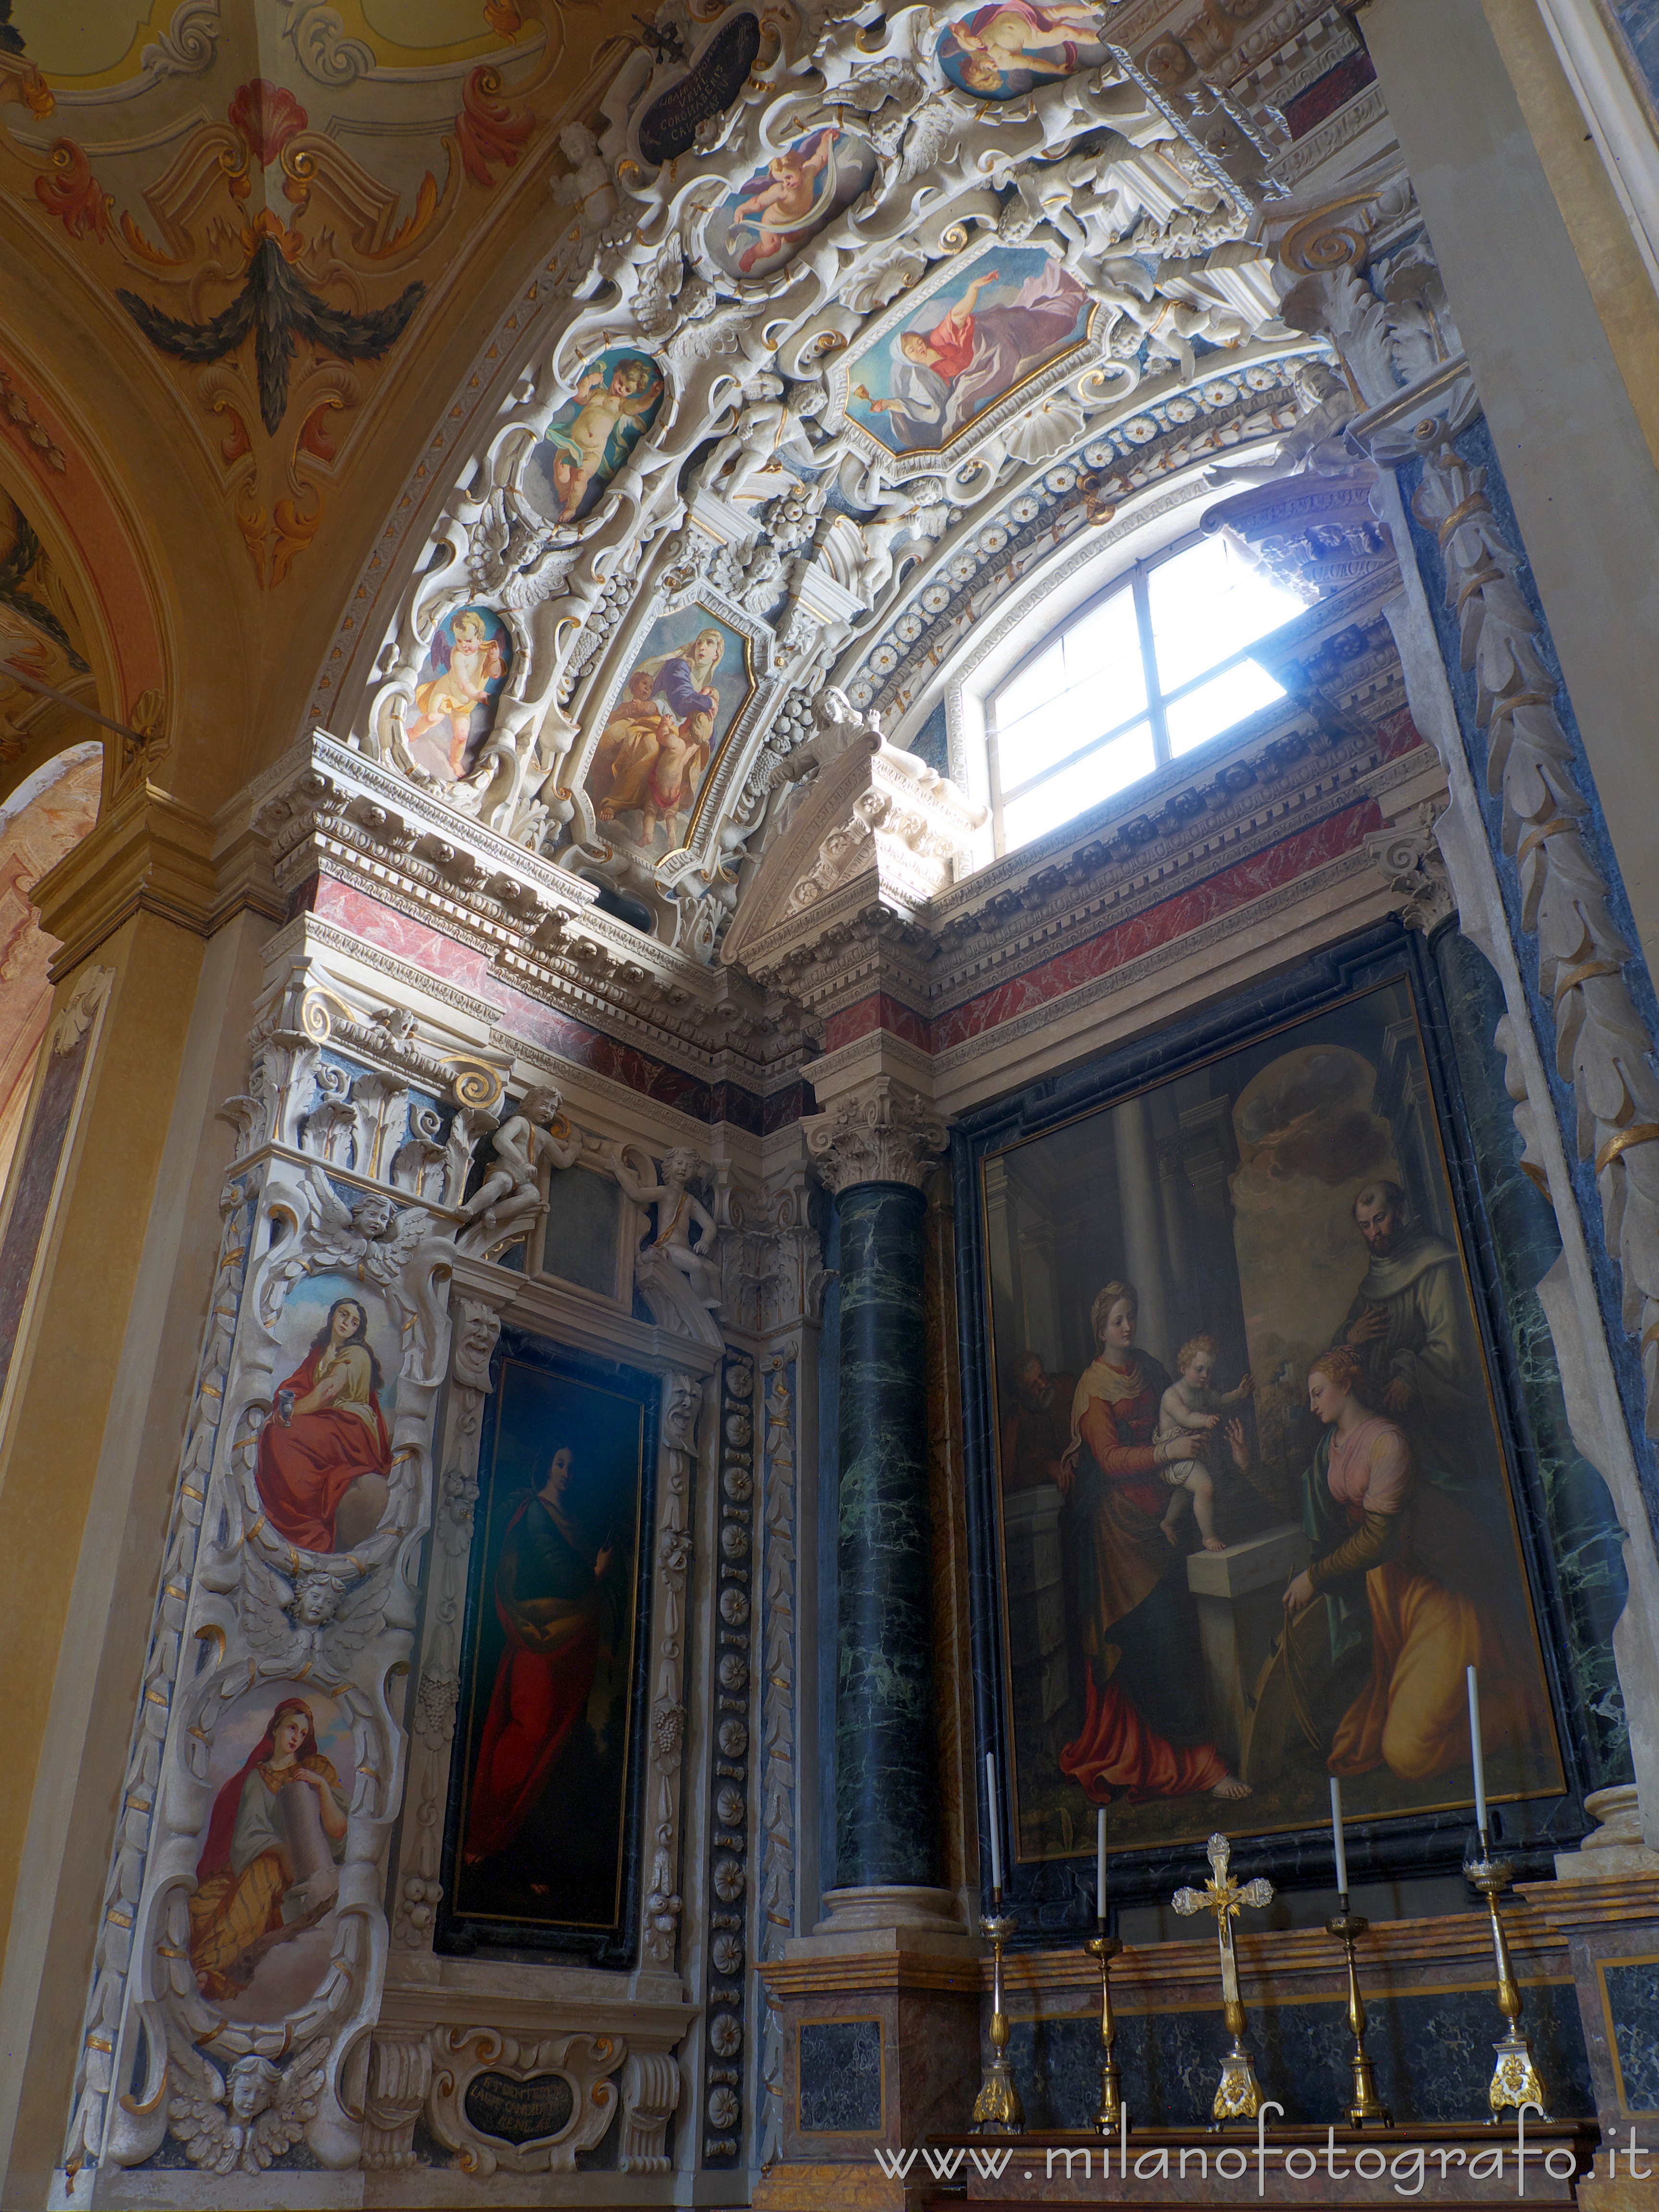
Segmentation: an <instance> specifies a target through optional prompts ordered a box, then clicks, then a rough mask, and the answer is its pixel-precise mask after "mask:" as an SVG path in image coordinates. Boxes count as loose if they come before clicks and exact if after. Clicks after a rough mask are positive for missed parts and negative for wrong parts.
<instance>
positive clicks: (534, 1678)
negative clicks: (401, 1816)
mask: <svg viewBox="0 0 1659 2212" xmlns="http://www.w3.org/2000/svg"><path fill="white" fill-rule="evenodd" d="M492 1372H493V1375H494V1379H495V1389H494V1390H493V1392H492V1394H491V1395H490V1397H489V1400H488V1401H487V1405H486V1410H485V1414H484V1421H483V1436H482V1439H481V1442H480V1447H479V1456H478V1498H477V1505H476V1507H475V1508H474V1512H473V1540H472V1556H471V1566H470V1571H469V1579H468V1585H467V1602H466V1615H465V1623H464V1626H463V1632H462V1656H461V1680H460V1695H459V1702H458V1705H457V1709H456V1727H455V1742H454V1753H453V1760H452V1764H451V1767H450V1778H449V1803H448V1808H447V1821H446V1831H445V1838H444V1875H443V1881H444V1898H443V1905H442V1910H441V1914H440V1918H439V1926H438V1936H437V1948H439V1950H441V1951H446V1952H450V1953H456V1952H459V1953H468V1952H475V1951H477V1950H479V1949H480V1948H510V1949H513V1950H516V1951H523V1950H526V1949H532V1950H533V1949H544V1950H556V1951H563V1952H572V1951H574V1952H578V1953H581V1954H586V1956H587V1957H588V1958H589V1959H590V1960H592V1963H593V1964H594V1965H596V1966H626V1965H628V1964H629V1963H630V1962H631V1960H632V1959H633V1957H634V1953H635V1944H636V1941H637V1935H638V1930H637V1928H636V1926H635V1920H636V1917H637V1896H636V1893H637V1890H638V1887H639V1884H638V1880H637V1875H638V1868H639V1855H640V1818H641V1812H640V1805H641V1789H642V1786H643V1774H644V1753H645V1724H644V1719H643V1714H644V1710H645V1699H646V1678H647V1664H648V1651H647V1626H648V1623H647V1611H648V1603H649V1595H650V1558H651V1544H650V1531H651V1528H652V1525H653V1522H652V1516H653V1495H654V1487H655V1471H656V1461H657V1425H658V1413H659V1391H660V1386H659V1381H658V1378H657V1377H656V1376H652V1375H647V1374H644V1373H641V1372H640V1371H639V1370H636V1369H633V1368H629V1367H623V1366H621V1365H619V1364H612V1363H610V1362H605V1361H599V1360H594V1359H590V1358H585V1357H583V1356H582V1355H580V1354H579V1353H575V1352H569V1351H567V1350H565V1349H564V1348H562V1347H561V1346H555V1345H552V1344H550V1343H548V1342H546V1341H544V1340H542V1339H540V1338H538V1337H533V1336H530V1335H527V1334H521V1333H520V1332H518V1331H515V1330H513V1329H503V1330H502V1331H501V1342H500V1344H499V1345H498V1346H497V1348H496V1352H495V1360H494V1362H493V1366H492Z"/></svg>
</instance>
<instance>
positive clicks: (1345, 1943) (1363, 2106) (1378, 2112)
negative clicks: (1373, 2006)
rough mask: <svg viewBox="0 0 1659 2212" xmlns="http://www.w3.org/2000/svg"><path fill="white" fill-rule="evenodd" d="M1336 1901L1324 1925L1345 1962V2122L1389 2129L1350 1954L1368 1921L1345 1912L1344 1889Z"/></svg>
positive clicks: (1390, 2121) (1390, 2123) (1359, 1914)
mask: <svg viewBox="0 0 1659 2212" xmlns="http://www.w3.org/2000/svg"><path fill="white" fill-rule="evenodd" d="M1336 1901H1337V1904H1338V1905H1339V1906H1340V1911H1338V1913H1337V1915H1336V1917H1335V1918H1334V1919H1333V1920H1328V1921H1327V1922H1326V1923H1325V1928H1326V1932H1327V1933H1328V1935H1332V1936H1335V1938H1336V1940H1337V1942H1339V1943H1340V1945H1341V1946H1342V1948H1343V1951H1344V1953H1345V1954H1346V1958H1347V1961H1348V2026H1349V2027H1351V2028H1352V2031H1353V2057H1352V2058H1351V2059H1350V2060H1349V2062H1348V2063H1349V2064H1350V2065H1351V2066H1352V2069H1353V2101H1352V2104H1351V2105H1350V2106H1348V2124H1349V2125H1350V2126H1351V2127H1356V2128H1364V2127H1383V2128H1391V2127H1392V2126H1393V2125H1394V2114H1393V2113H1392V2112H1390V2111H1389V2108H1388V2106H1386V2105H1385V2104H1384V2103H1383V2100H1382V2099H1381V2098H1380V2097H1379V2096H1378V2095H1377V2093H1376V2075H1375V2074H1374V2073H1373V2072H1372V2070H1371V2062H1370V2058H1369V2057H1367V2055H1366V2051H1365V2027H1366V2021H1365V2003H1364V1998H1363V1997H1362V1996H1360V1994H1359V1972H1358V1967H1357V1966H1355V1964H1354V1955H1353V1947H1354V1945H1355V1943H1356V1942H1358V1939H1359V1938H1360V1936H1363V1935H1364V1932H1365V1930H1366V1929H1368V1928H1369V1927H1370V1924H1371V1923H1370V1921H1369V1920H1367V1919H1366V1917H1365V1916H1364V1913H1362V1912H1350V1911H1349V1910H1348V1893H1347V1891H1346V1889H1345V1890H1341V1891H1340V1892H1339V1893H1338V1895H1337V1900H1336Z"/></svg>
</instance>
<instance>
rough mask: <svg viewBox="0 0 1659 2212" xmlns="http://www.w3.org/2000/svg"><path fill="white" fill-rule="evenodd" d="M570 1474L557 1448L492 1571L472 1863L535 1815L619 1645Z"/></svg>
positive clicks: (615, 1613) (608, 1584) (603, 1554)
mask: <svg viewBox="0 0 1659 2212" xmlns="http://www.w3.org/2000/svg"><path fill="white" fill-rule="evenodd" d="M571 1466H572V1461H571V1454H570V1450H569V1448H568V1445H566V1446H561V1448H560V1449H558V1450H557V1451H556V1452H555V1453H554V1455H553V1463H552V1466H551V1467H550V1468H549V1470H548V1475H547V1480H546V1481H545V1483H544V1484H543V1486H542V1487H541V1489H540V1490H538V1492H536V1493H535V1494H534V1495H533V1496H532V1497H530V1498H526V1499H525V1500H524V1501H523V1503H522V1504H520V1506H519V1507H518V1509H517V1510H516V1511H515V1512H514V1513H513V1517H512V1519H511V1520H510V1521H509V1522H507V1534H506V1536H505V1538H504V1540H503V1541H502V1545H501V1564H500V1565H499V1566H498V1567H497V1568H496V1570H495V1614H496V1618H497V1619H498V1620H499V1621H500V1622H501V1630H502V1632H503V1634H504V1635H505V1636H506V1638H507V1649H506V1650H504V1651H503V1652H502V1654H501V1661H500V1663H499V1665H498V1666H497V1668H496V1669H495V1688H494V1691H493V1692H492V1693H491V1696H490V1700H489V1713H488V1715H487V1717H486V1718H485V1721H484V1726H483V1739H482V1741H481V1742H480V1743H479V1746H478V1758H477V1765H476V1766H475V1767H474V1769H473V1774H472V1787H471V1795H470V1801H469V1803H468V1808H467V1817H466V1831H465V1842H464V1844H463V1845H462V1856H463V1857H464V1858H465V1860H466V1862H467V1863H468V1864H469V1865H475V1866H476V1865H477V1863H479V1862H480V1861H481V1860H483V1859H488V1858H493V1857H495V1854H496V1853H497V1852H498V1851H503V1850H506V1849H507V1845H508V1844H510V1843H512V1842H513V1838H515V1837H516V1836H517V1835H518V1833H519V1831H520V1829H521V1828H522V1827H523V1826H524V1824H525V1822H526V1820H527V1819H528V1818H529V1817H530V1814H532V1812H533V1811H534V1809H535V1808H536V1805H537V1803H538V1802H539V1800H540V1798H541V1796H542V1795H543V1793H544V1791H545V1790H546V1789H547V1787H548V1784H549V1783H550V1781H551V1779H552V1778H553V1774H554V1770H555V1768H556V1766H557V1765H558V1763H559V1759H560V1758H561V1756H562V1753H564V1751H565V1750H566V1748H567V1747H568V1744H569V1741H570V1739H571V1737H572V1735H574V1732H575V1730H576V1728H577V1727H578V1725H579V1724H580V1722H581V1720H582V1718H583V1717H584V1715H585V1714H586V1711H587V1701H588V1697H589V1695H590V1693H591V1692H592V1687H593V1676H594V1673H595V1671H596V1669H597V1668H598V1666H599V1658H600V1655H601V1653H602V1652H608V1651H610V1650H612V1649H613V1648H614V1646H615V1644H616V1642H617V1634H618V1629H619V1625H620V1624H619V1616H620V1612H621V1599H620V1594H619V1593H618V1592H617V1589H616V1587H615V1584H616V1581H617V1577H616V1576H615V1575H614V1574H613V1572H612V1568H613V1566H614V1564H615V1550H614V1547H613V1546H612V1545H611V1543H610V1542H609V1541H606V1542H605V1543H603V1544H601V1545H600V1546H599V1547H598V1549H597V1551H596V1550H595V1547H594V1546H593V1545H592V1542H591V1541H588V1540H587V1539H586V1537H585V1536H584V1535H583V1534H582V1532H581V1530H580V1528H578V1527H577V1525H576V1523H575V1522H574V1521H573V1520H572V1519H571V1518H570V1516H569V1514H568V1512H567V1511H566V1510H565V1508H564V1504H563V1499H564V1495H565V1492H566V1490H567V1488H568V1485H569V1481H570V1475H571Z"/></svg>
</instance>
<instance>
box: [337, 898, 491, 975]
mask: <svg viewBox="0 0 1659 2212" xmlns="http://www.w3.org/2000/svg"><path fill="white" fill-rule="evenodd" d="M311 910H312V912H313V914H315V915H319V916H320V917H321V918H322V919H323V920H324V921H331V922H332V923H333V924H334V925H335V927H336V928H337V929H344V930H349V932H350V933H351V934H352V936H354V937H359V938H361V939H362V941H363V943H364V944H365V945H378V946H379V947H380V950H381V951H384V952H391V953H394V954H395V955H396V956H397V957H398V959H399V960H406V961H407V962H408V963H409V964H410V967H411V968H418V969H421V970H422V972H423V973H424V974H426V975H439V976H441V977H442V978H443V980H444V981H445V982H446V983H453V984H456V985H457V986H458V987H459V988H460V989H461V990H463V991H476V992H477V993H478V994H480V996H483V997H489V998H494V997H495V982H494V978H493V976H492V975H491V973H490V966H489V954H488V953H484V952H477V951H474V950H473V948H472V947H471V945H459V944H458V943H457V942H456V940H455V939H453V937H446V936H445V935H444V934H443V933H442V932H441V930H436V929H432V928H429V927H428V925H427V924H426V923H425V922H423V921H412V920H411V919H410V916H409V915H406V914H399V913H398V911H397V909H396V908H393V907H388V906H382V905H381V904H380V901H379V900H378V899H373V898H370V897H369V896H368V893H367V892H366V891H362V890H358V889H357V888H356V885H355V884H342V883H337V882H336V881H335V880H334V878H332V877H331V876H319V877H317V878H315V890H314V891H313V897H312V901H311Z"/></svg>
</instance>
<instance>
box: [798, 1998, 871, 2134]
mask: <svg viewBox="0 0 1659 2212" xmlns="http://www.w3.org/2000/svg"><path fill="white" fill-rule="evenodd" d="M797 2078H798V2079H799V2084H800V2093H799V2114H800V2117H799V2126H800V2128H801V2130H802V2132H803V2134H807V2135H878V2134H879V2133H880V2131H881V2022H880V2021H878V2020H811V2021H802V2022H801V2026H800V2046H799V2073H798V2077H797Z"/></svg>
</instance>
